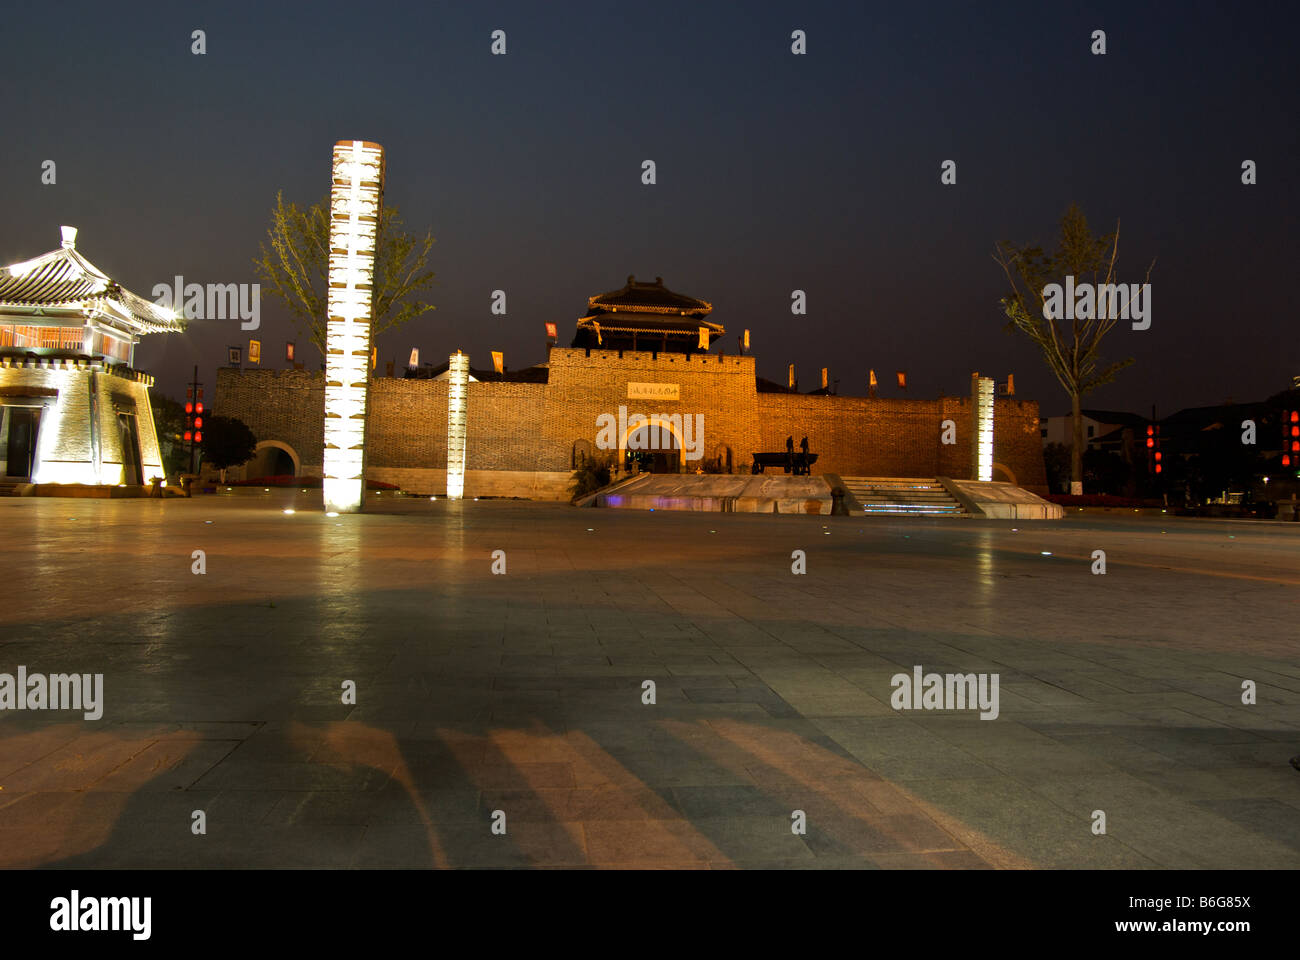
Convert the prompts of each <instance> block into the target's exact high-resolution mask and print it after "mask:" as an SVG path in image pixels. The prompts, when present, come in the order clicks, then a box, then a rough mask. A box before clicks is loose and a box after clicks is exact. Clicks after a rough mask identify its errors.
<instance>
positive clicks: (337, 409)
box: [321, 140, 384, 513]
mask: <svg viewBox="0 0 1300 960" xmlns="http://www.w3.org/2000/svg"><path fill="white" fill-rule="evenodd" d="M383 200H384V148H383V147H381V146H380V145H379V144H377V143H367V142H365V141H363V140H340V141H339V142H338V143H336V144H334V178H333V181H332V185H331V187H330V238H329V243H330V253H329V290H328V294H327V296H328V303H327V311H328V314H327V320H326V324H325V455H324V463H323V465H322V471H321V472H322V473H323V475H324V480H323V484H322V486H323V487H324V494H325V509H326V510H331V511H333V510H337V511H338V512H339V513H355V512H356V511H358V510H360V509H361V508H362V505H363V504H364V502H365V496H366V481H365V469H366V412H367V407H368V401H369V393H370V344H371V322H372V320H373V319H374V318H373V315H372V314H373V291H374V282H375V249H376V245H377V238H378V234H379V218H380V216H381V214H382V211H383Z"/></svg>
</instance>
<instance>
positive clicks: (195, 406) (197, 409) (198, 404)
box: [194, 403, 203, 413]
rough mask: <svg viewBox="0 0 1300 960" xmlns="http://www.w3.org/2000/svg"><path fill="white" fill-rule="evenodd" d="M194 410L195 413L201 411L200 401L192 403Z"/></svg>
mask: <svg viewBox="0 0 1300 960" xmlns="http://www.w3.org/2000/svg"><path fill="white" fill-rule="evenodd" d="M194 412H195V413H202V412H203V404H201V403H196V404H195V405H194Z"/></svg>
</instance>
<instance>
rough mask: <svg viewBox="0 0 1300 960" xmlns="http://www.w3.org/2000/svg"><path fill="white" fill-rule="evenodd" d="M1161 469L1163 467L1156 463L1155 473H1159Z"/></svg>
mask: <svg viewBox="0 0 1300 960" xmlns="http://www.w3.org/2000/svg"><path fill="white" fill-rule="evenodd" d="M1163 469H1164V467H1162V466H1160V464H1158V463H1157V464H1156V473H1160V472H1161V471H1162V470H1163Z"/></svg>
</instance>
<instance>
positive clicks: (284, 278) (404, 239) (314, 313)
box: [253, 193, 434, 356]
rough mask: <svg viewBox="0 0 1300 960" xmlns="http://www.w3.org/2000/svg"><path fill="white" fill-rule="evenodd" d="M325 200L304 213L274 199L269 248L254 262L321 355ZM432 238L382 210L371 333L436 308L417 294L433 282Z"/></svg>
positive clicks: (324, 303)
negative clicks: (419, 234) (408, 229)
mask: <svg viewBox="0 0 1300 960" xmlns="http://www.w3.org/2000/svg"><path fill="white" fill-rule="evenodd" d="M329 220H330V218H329V200H328V198H326V199H325V200H322V201H321V202H319V203H317V204H314V205H313V206H311V207H309V208H307V209H303V208H301V207H299V206H298V205H297V204H294V203H285V202H284V195H283V193H277V194H276V196H275V206H274V207H273V208H272V209H271V226H270V228H269V229H268V230H267V231H266V236H267V240H268V241H269V242H270V249H269V250H268V249H267V244H266V243H262V244H260V254H259V256H258V257H256V258H255V259H254V260H253V265H254V267H255V268H256V270H257V276H258V278H259V279H260V280H261V282H262V283H263V284H264V285H265V286H266V287H267V289H268V292H270V293H273V294H275V295H276V296H278V297H280V299H282V300H283V301H284V302H285V304H286V305H287V306H288V307H289V309H290V311H292V313H293V316H294V323H295V324H296V325H297V326H298V328H299V329H300V330H302V331H303V332H304V333H305V334H306V335H307V337H308V339H310V340H311V342H312V343H314V344H315V345H316V348H317V349H318V350H320V352H321V355H322V356H323V355H324V353H325V325H326V320H327V319H328V318H327V315H326V314H327V299H326V294H327V290H328V279H327V272H328V270H329V252H330V249H329V227H330V223H329ZM433 243H434V240H433V234H432V233H431V232H430V233H426V234H425V236H424V237H417V236H413V235H411V234H408V233H406V231H404V230H403V229H402V218H401V215H400V214H399V213H398V212H397V208H396V207H390V206H385V207H384V211H383V216H382V218H381V220H380V224H379V240H378V245H377V248H376V256H375V296H374V326H373V334H374V335H376V336H378V335H379V334H380V333H382V332H383V331H385V330H390V329H392V328H394V327H398V326H401V325H402V324H404V323H406V322H407V321H408V320H414V319H415V318H416V317H418V316H420V315H421V314H424V313H427V312H428V311H430V310H432V309H434V307H433V304H430V303H424V302H423V301H421V300H420V299H419V298H418V296H417V295H418V294H419V293H420V292H421V291H423V290H424V289H426V288H427V287H428V286H429V285H430V284H432V283H433V277H434V273H433V271H432V270H429V269H428V263H429V250H430V249H431V248H432V247H433Z"/></svg>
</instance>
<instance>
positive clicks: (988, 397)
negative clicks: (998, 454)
mask: <svg viewBox="0 0 1300 960" xmlns="http://www.w3.org/2000/svg"><path fill="white" fill-rule="evenodd" d="M970 399H971V408H972V410H973V413H972V416H973V418H974V431H973V437H974V443H973V444H972V447H971V461H972V462H971V477H972V478H973V479H975V480H985V481H988V480H992V479H993V378H992V377H981V376H980V375H979V374H978V373H973V374H971V378H970Z"/></svg>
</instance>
